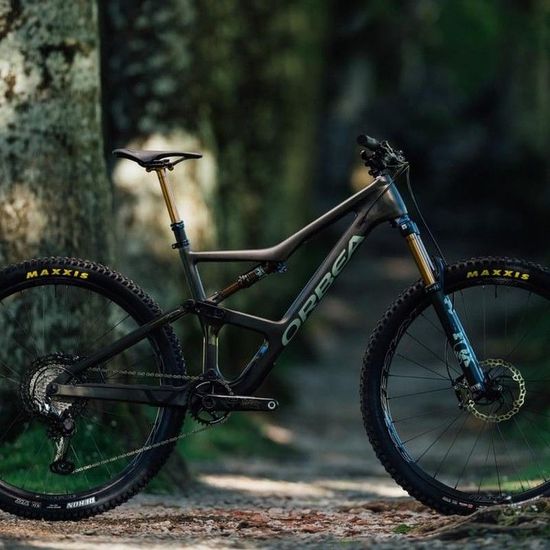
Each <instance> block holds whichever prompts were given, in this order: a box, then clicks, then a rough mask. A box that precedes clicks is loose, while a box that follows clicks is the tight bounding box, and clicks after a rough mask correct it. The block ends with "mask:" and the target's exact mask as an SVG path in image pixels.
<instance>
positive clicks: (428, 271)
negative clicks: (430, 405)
mask: <svg viewBox="0 0 550 550" xmlns="http://www.w3.org/2000/svg"><path fill="white" fill-rule="evenodd" d="M396 224H397V227H398V228H399V231H400V232H401V234H402V235H403V236H404V237H405V238H406V240H407V244H408V245H409V249H410V250H411V253H412V255H413V257H414V260H415V262H416V265H417V266H418V269H419V271H420V274H421V276H422V280H423V281H424V284H425V285H426V292H427V293H428V295H429V297H430V300H431V302H432V305H433V307H434V309H435V311H436V313H437V316H438V318H439V321H440V322H441V325H442V327H443V330H444V331H445V334H446V335H447V339H448V341H449V344H450V346H451V348H452V350H453V352H454V354H455V356H456V359H457V361H458V363H459V365H460V368H461V370H462V372H463V374H464V377H465V379H466V381H467V382H468V385H469V386H470V389H471V390H473V391H475V392H476V393H483V392H484V391H485V389H486V382H485V374H484V372H483V369H482V368H481V366H480V364H479V360H478V358H477V356H476V353H475V351H474V349H473V347H472V345H471V343H470V340H469V339H468V335H467V334H466V331H465V330H464V326H463V325H462V323H461V321H460V318H459V317H458V314H457V312H456V310H455V308H454V305H453V303H452V301H451V300H450V299H449V297H448V296H446V295H445V292H444V288H443V286H444V284H443V275H444V270H445V264H444V263H443V262H441V263H440V264H439V265H438V267H437V269H436V267H435V266H434V264H433V262H432V260H431V258H430V256H429V254H428V252H427V250H426V247H425V246H424V243H423V242H422V239H421V238H420V232H419V231H418V227H417V225H416V224H415V223H414V222H413V221H412V220H411V219H410V218H409V216H408V215H405V216H402V217H401V218H399V219H398V220H396Z"/></svg>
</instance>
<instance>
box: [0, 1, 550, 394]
mask: <svg viewBox="0 0 550 550" xmlns="http://www.w3.org/2000/svg"><path fill="white" fill-rule="evenodd" d="M549 21H550V9H549V4H548V2H547V1H545V0H510V1H502V0H484V1H478V0H452V1H447V2H441V1H437V0H415V1H396V0H369V1H364V0H363V1H359V0H350V1H348V2H336V1H334V0H281V1H279V2H277V3H275V4H274V3H272V2H267V1H263V0H165V1H163V2H154V1H152V0H143V1H139V2H135V1H130V0H109V1H100V2H98V4H97V5H96V4H95V3H94V2H91V1H88V0H82V1H79V2H71V3H67V2H62V1H60V0H47V1H44V0H42V1H40V2H38V1H36V0H11V1H9V0H1V1H0V39H1V40H2V42H0V150H1V151H2V153H1V155H0V173H1V176H2V180H1V182H0V209H1V212H2V215H1V216H0V259H1V261H2V264H4V265H7V264H8V263H11V262H14V261H19V260H22V259H24V258H28V257H33V256H45V255H53V254H56V255H74V256H82V257H89V258H90V259H94V260H98V261H102V262H108V263H110V264H112V265H113V267H114V268H116V269H118V270H120V271H121V272H123V273H125V274H127V275H128V276H129V277H131V278H133V279H134V280H136V282H138V284H140V285H141V286H142V287H144V288H145V289H147V290H148V291H149V292H150V293H151V294H152V295H153V296H154V297H155V298H156V299H157V300H158V301H159V302H160V303H161V305H162V306H163V307H167V306H171V305H174V304H177V303H178V301H179V300H181V299H182V295H183V293H184V285H183V278H182V275H181V270H180V266H179V263H178V259H177V255H176V254H175V252H174V251H173V250H171V248H170V246H169V245H170V243H171V242H172V241H171V239H172V236H171V233H170V229H169V224H168V218H167V215H166V212H165V210H164V207H163V204H162V196H161V194H160V189H158V185H157V183H156V181H155V177H154V175H151V174H146V173H145V172H144V170H143V169H141V168H139V167H137V165H135V164H133V163H130V162H128V161H120V162H115V159H114V158H113V157H112V156H111V155H110V150H111V149H112V148H114V147H132V148H143V149H147V148H150V149H164V148H166V149H170V148H173V149H181V150H192V151H199V152H201V153H203V155H204V158H203V159H201V160H200V161H192V162H191V161H190V162H187V163H185V165H181V166H180V167H178V169H177V170H176V171H175V172H174V173H173V174H171V178H172V181H173V182H174V189H175V192H176V196H177V198H178V202H179V205H180V211H181V212H182V214H183V218H184V220H185V222H186V226H187V228H188V231H189V235H190V239H191V243H192V246H193V247H194V248H196V249H203V248H205V249H209V248H210V249H212V248H244V247H251V248H252V247H260V246H268V245H271V244H274V243H276V242H277V241H279V240H281V239H283V238H284V237H286V236H287V235H288V234H290V233H292V232H294V231H296V230H297V229H298V228H299V227H301V226H302V225H304V224H305V223H307V222H308V221H309V220H311V219H312V218H314V217H316V216H318V215H320V214H321V213H322V212H323V211H324V210H325V209H327V208H329V207H331V206H332V205H333V204H335V203H336V202H337V201H341V200H344V199H345V198H346V197H347V196H348V195H349V194H350V193H351V192H352V191H353V189H357V188H358V187H361V186H362V185H365V184H366V183H367V182H368V181H369V179H368V178H369V176H368V174H367V172H366V170H365V169H364V168H363V166H362V165H361V164H360V162H359V159H358V154H357V147H356V146H355V137H356V135H357V134H359V133H363V132H365V133H368V134H370V135H373V136H375V137H377V138H383V139H388V140H390V141H391V143H392V144H395V145H396V146H397V147H398V148H400V149H403V150H404V151H405V152H406V155H407V157H408V159H409V160H410V162H411V164H412V177H413V184H414V185H415V188H416V190H417V193H418V197H419V199H420V202H421V204H422V206H423V207H424V210H425V212H426V213H427V217H428V219H429V220H430V221H431V223H432V225H433V228H434V230H435V231H436V233H437V234H438V235H440V236H441V237H442V241H443V243H444V244H445V245H448V246H449V247H450V249H451V253H450V254H449V255H450V256H451V257H453V252H452V251H453V246H454V243H456V241H458V236H460V244H461V248H460V251H461V252H462V251H463V250H464V249H465V248H468V247H467V246H466V245H465V244H464V243H470V242H471V243H472V246H471V253H472V254H473V253H476V252H492V253H494V254H499V253H507V254H515V253H517V254H521V255H522V256H526V257H534V258H539V259H541V258H544V257H546V258H548V257H549V256H550V254H549V252H548V245H547V242H546V238H545V237H546V235H547V234H548V232H549V230H550V216H549V215H548V213H549V211H550V186H549V185H548V182H549V174H550V160H549V155H548V151H549V145H550V131H549V124H550V122H549V121H550V90H549V85H550V67H549V53H550V47H549ZM328 241H330V238H329V239H328ZM328 241H327V242H328ZM323 242H324V241H323ZM481 243H482V244H481ZM323 250H324V248H323V243H319V244H315V243H314V245H313V247H312V248H309V251H310V252H309V253H306V254H305V256H304V255H302V256H301V257H300V258H298V259H297V260H296V263H294V264H291V268H292V274H290V275H286V276H285V277H281V278H276V277H275V279H276V280H275V281H274V282H267V283H266V284H265V285H263V284H262V285H259V286H258V287H255V288H254V289H253V290H252V291H251V292H247V293H243V294H242V295H241V294H239V295H238V296H237V297H235V299H234V300H233V302H230V303H229V304H230V305H233V306H236V307H242V308H244V309H245V310H246V309H247V308H249V307H250V306H251V305H252V304H254V305H256V304H257V303H258V297H259V296H265V295H266V292H268V291H270V290H269V289H273V290H274V291H277V292H278V293H279V294H278V296H280V298H278V299H277V300H270V303H268V304H263V306H262V307H263V308H264V310H263V311H259V313H261V314H264V315H267V316H273V317H276V316H277V315H280V314H281V313H282V312H283V311H284V309H286V304H288V301H289V298H290V296H291V295H292V293H294V292H296V291H297V290H298V289H299V288H300V286H301V284H303V282H304V281H305V280H306V279H307V275H308V274H309V273H310V272H311V270H312V268H313V267H314V266H315V265H316V263H315V262H316V261H317V258H318V257H319V255H320V254H321V253H322V251H323ZM236 273H237V271H235V266H230V267H225V266H224V267H223V269H222V268H219V267H218V268H216V269H212V268H210V270H205V273H204V274H205V276H206V278H207V281H208V283H209V285H208V286H209V288H210V289H211V290H214V289H215V288H216V287H217V286H218V285H221V284H223V283H225V282H228V281H230V280H231V277H232V276H233V275H235V274H236ZM159 274H162V275H163V276H162V277H160V276H159ZM270 285H272V286H270ZM266 289H267V290H266ZM185 330H186V332H180V336H181V337H182V339H183V340H184V344H185V346H184V347H185V348H186V349H187V350H189V352H187V354H186V355H187V357H188V361H189V362H190V364H191V365H193V362H194V360H195V359H196V357H195V356H194V355H193V350H195V349H198V346H197V345H195V344H196V343H197V340H196V338H197V334H196V333H189V332H188V331H187V328H186V329H185ZM227 342H228V343H227V344H225V345H226V346H227V349H226V352H227V354H228V356H229V357H230V358H231V359H232V360H233V362H234V363H235V364H239V362H241V361H242V360H243V357H244V356H245V355H246V354H247V353H248V351H249V350H248V346H247V345H245V344H247V343H246V342H245V343H243V341H242V339H231V338H229V339H228V341H227ZM250 345H251V346H252V343H251V344H250ZM275 383H277V384H280V383H284V381H283V382H281V379H279V382H275Z"/></svg>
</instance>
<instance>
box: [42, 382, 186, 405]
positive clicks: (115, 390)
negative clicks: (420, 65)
mask: <svg viewBox="0 0 550 550" xmlns="http://www.w3.org/2000/svg"><path fill="white" fill-rule="evenodd" d="M48 395H49V397H50V398H51V399H53V400H55V399H56V398H66V397H73V398H74V397H79V398H82V399H99V400H102V401H123V402H126V403H142V404H145V405H151V406H155V407H159V406H160V407H186V406H187V403H188V401H189V386H188V385H186V386H147V385H138V384H76V385H74V386H73V385H64V384H50V386H49V388H48Z"/></svg>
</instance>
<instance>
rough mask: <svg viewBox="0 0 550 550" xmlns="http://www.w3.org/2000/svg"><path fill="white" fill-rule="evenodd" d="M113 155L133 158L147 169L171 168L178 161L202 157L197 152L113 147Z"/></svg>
mask: <svg viewBox="0 0 550 550" xmlns="http://www.w3.org/2000/svg"><path fill="white" fill-rule="evenodd" d="M113 155H115V157H119V158H124V159H128V160H133V161H134V162H137V163H138V164H139V165H140V166H143V167H144V168H146V169H147V170H154V169H156V168H169V169H172V168H173V167H174V166H175V165H176V164H178V162H182V161H184V160H189V159H200V158H201V157H202V155H199V154H198V153H182V152H181V151H135V150H133V149H115V150H114V151H113ZM172 158H176V160H171V159H172Z"/></svg>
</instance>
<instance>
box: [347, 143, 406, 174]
mask: <svg viewBox="0 0 550 550" xmlns="http://www.w3.org/2000/svg"><path fill="white" fill-rule="evenodd" d="M357 143H358V144H359V145H361V147H365V149H364V150H363V151H361V158H362V159H363V162H364V163H365V166H366V167H367V168H369V174H371V175H372V176H378V175H379V174H381V173H383V172H386V171H388V170H390V171H391V170H394V171H395V170H400V169H403V168H404V167H405V166H406V165H408V163H407V159H406V158H405V156H404V155H403V151H399V150H398V149H394V148H393V147H392V146H391V145H390V144H389V143H388V142H387V141H378V140H377V139H375V138H373V137H370V136H367V135H364V134H361V135H360V136H357Z"/></svg>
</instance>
